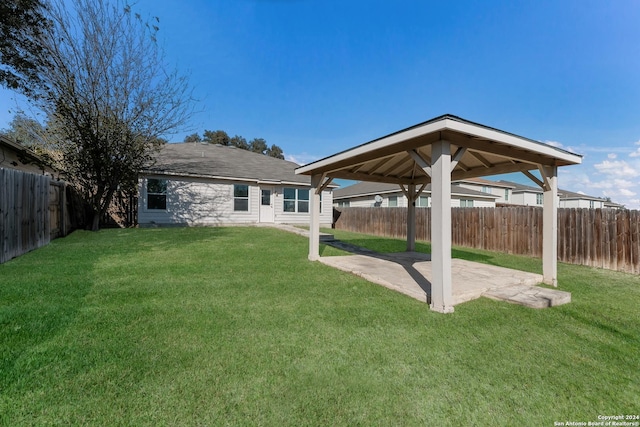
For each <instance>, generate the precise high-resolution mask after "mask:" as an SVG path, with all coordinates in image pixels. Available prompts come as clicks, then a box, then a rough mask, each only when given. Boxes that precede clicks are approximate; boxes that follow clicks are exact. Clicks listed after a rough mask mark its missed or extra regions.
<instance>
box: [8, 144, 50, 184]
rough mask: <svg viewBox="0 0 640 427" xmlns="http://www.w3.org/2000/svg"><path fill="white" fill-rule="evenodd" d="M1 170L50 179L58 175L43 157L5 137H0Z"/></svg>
mask: <svg viewBox="0 0 640 427" xmlns="http://www.w3.org/2000/svg"><path fill="white" fill-rule="evenodd" d="M0 168H7V169H17V170H20V171H23V172H31V173H35V174H37V175H49V176H50V177H54V176H56V177H57V175H58V172H57V171H56V170H55V169H53V168H52V167H51V166H50V165H49V162H48V161H47V160H46V159H44V158H43V157H42V156H40V155H38V154H36V153H35V152H34V151H32V150H30V149H29V148H27V147H25V146H24V145H22V144H19V143H17V142H14V141H12V140H10V139H8V138H5V137H4V136H0Z"/></svg>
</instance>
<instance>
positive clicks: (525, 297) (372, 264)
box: [320, 251, 571, 308]
mask: <svg viewBox="0 0 640 427" xmlns="http://www.w3.org/2000/svg"><path fill="white" fill-rule="evenodd" d="M320 262H321V263H323V264H326V265H329V266H331V267H334V268H338V269H340V270H342V271H346V272H349V273H352V274H355V275H357V276H360V277H362V278H364V279H366V280H368V281H370V282H372V283H376V284H379V285H382V286H384V287H386V288H389V289H392V290H394V291H397V292H400V293H403V294H405V295H408V296H410V297H412V298H415V299H417V300H419V301H423V302H430V295H431V277H432V275H431V262H430V256H429V254H423V253H418V252H400V253H390V254H377V253H375V252H371V251H367V253H366V254H356V255H346V256H333V257H321V258H320ZM451 268H452V276H453V283H452V287H453V304H454V305H457V304H461V303H463V302H466V301H471V300H474V299H476V298H479V297H481V296H487V297H489V298H492V299H497V300H505V301H508V302H511V303H515V304H521V305H525V306H528V307H533V308H542V307H551V306H556V305H560V304H566V303H567V302H570V301H571V294H570V293H568V292H564V291H558V290H554V289H546V288H540V287H537V286H535V285H537V284H539V283H542V275H541V274H534V273H528V272H524V271H519V270H512V269H509V268H504V267H497V266H493V265H487V264H480V263H476V262H471V261H466V260H461V259H455V258H454V259H452V260H451Z"/></svg>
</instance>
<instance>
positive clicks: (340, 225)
mask: <svg viewBox="0 0 640 427" xmlns="http://www.w3.org/2000/svg"><path fill="white" fill-rule="evenodd" d="M0 208H1V207H0ZM339 210H340V211H341V215H340V218H339V219H338V221H337V222H336V228H337V229H342V230H348V231H355V232H361V233H367V234H375V235H382V236H388V237H395V238H406V229H407V228H406V227H407V224H406V221H407V214H406V212H407V210H406V209H402V208H340V209H339ZM451 212H452V218H451V224H452V230H451V239H452V243H453V244H454V245H458V246H466V247H472V248H480V249H486V250H491V251H499V252H505V253H513V254H519V255H527V256H536V257H541V256H542V209H541V208H539V207H530V206H520V207H515V206H514V207H498V208H452V210H451ZM416 237H417V238H418V239H420V240H426V241H430V239H431V209H430V208H417V209H416ZM558 260H559V261H561V262H567V263H573V264H580V265H589V266H594V267H600V268H607V269H614V270H616V269H617V270H620V271H627V272H630V273H635V274H639V273H640V211H629V210H618V211H616V210H611V209H558Z"/></svg>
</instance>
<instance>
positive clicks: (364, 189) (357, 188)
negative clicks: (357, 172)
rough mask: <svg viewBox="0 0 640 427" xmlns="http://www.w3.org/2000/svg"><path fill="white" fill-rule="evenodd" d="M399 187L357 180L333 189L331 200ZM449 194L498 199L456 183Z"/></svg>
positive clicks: (387, 191) (383, 192) (394, 190)
mask: <svg viewBox="0 0 640 427" xmlns="http://www.w3.org/2000/svg"><path fill="white" fill-rule="evenodd" d="M399 191H401V190H400V187H399V186H398V185H397V184H385V183H379V182H366V181H363V182H359V183H357V184H353V185H350V186H348V187H344V188H339V189H337V190H334V191H333V200H339V199H346V198H349V197H359V196H368V195H376V194H385V193H396V192H399ZM424 192H425V193H431V184H427V186H426V187H425V189H424ZM451 194H455V195H463V196H473V197H477V198H485V199H498V198H499V197H498V196H495V195H493V194H487V193H482V192H480V191H474V190H469V189H468V188H464V187H460V186H458V185H452V186H451Z"/></svg>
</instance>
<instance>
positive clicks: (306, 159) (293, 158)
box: [284, 153, 321, 166]
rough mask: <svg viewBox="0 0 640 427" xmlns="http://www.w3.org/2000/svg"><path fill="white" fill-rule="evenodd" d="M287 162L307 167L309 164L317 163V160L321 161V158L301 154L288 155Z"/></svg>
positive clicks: (286, 156)
mask: <svg viewBox="0 0 640 427" xmlns="http://www.w3.org/2000/svg"><path fill="white" fill-rule="evenodd" d="M284 158H285V159H286V160H289V161H290V162H293V163H297V164H299V165H300V166H303V165H306V164H307V163H312V162H315V161H316V160H320V159H321V157H320V156H315V155H313V154H309V153H299V154H286V155H285V157H284Z"/></svg>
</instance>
